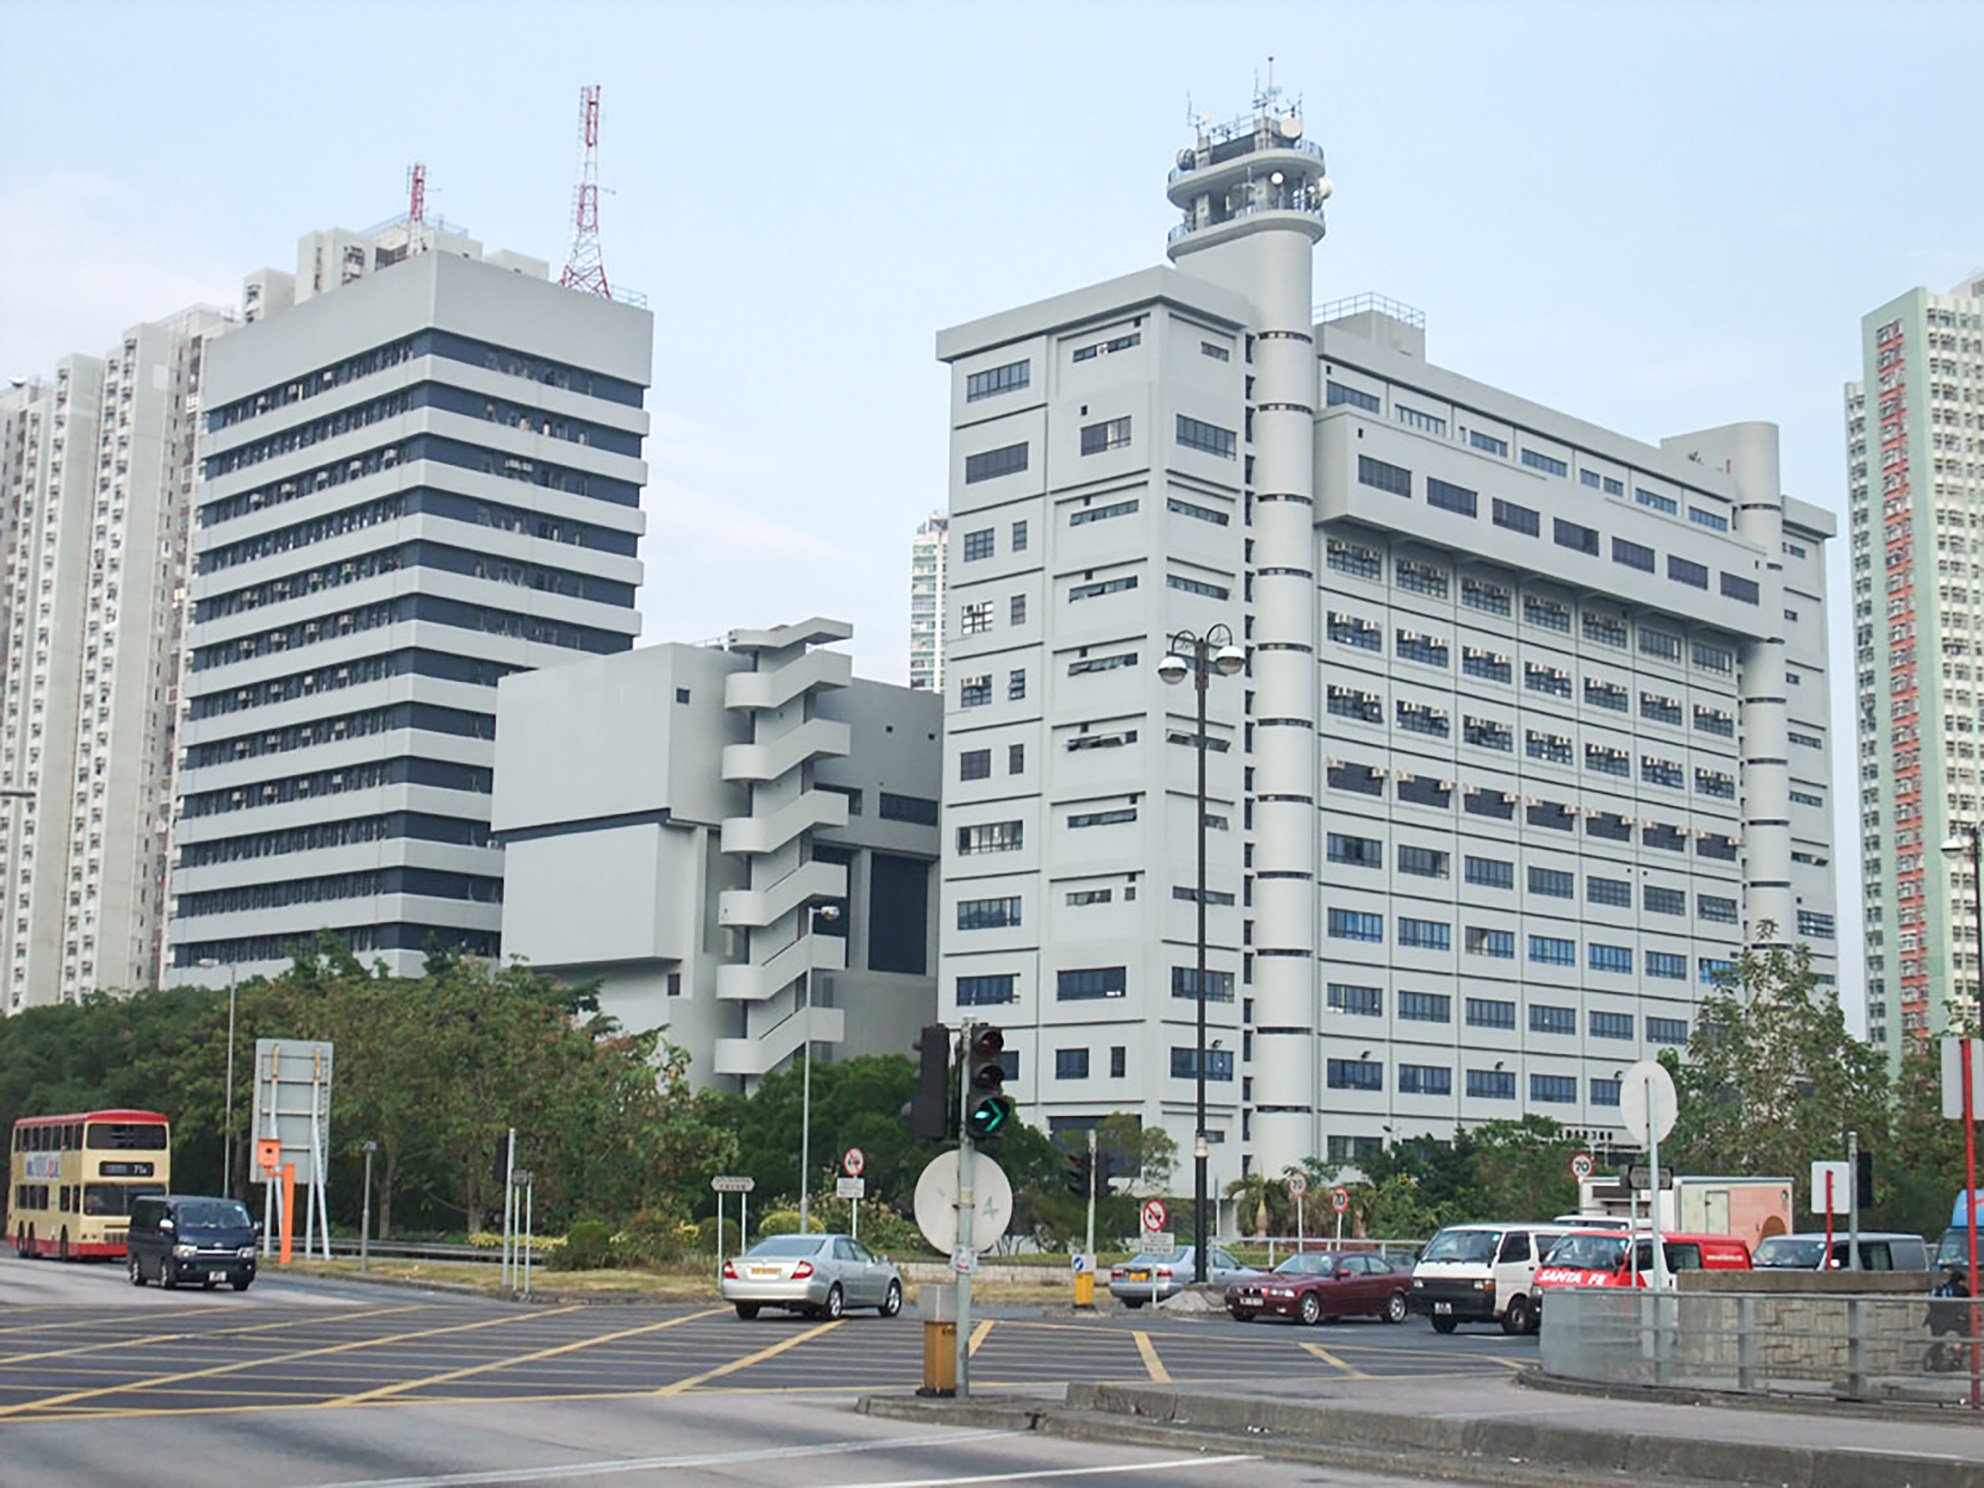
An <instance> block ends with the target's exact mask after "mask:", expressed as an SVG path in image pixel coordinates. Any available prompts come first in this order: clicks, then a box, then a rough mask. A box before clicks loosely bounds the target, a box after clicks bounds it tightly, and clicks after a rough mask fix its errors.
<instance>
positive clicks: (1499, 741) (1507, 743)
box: [1461, 717, 1516, 754]
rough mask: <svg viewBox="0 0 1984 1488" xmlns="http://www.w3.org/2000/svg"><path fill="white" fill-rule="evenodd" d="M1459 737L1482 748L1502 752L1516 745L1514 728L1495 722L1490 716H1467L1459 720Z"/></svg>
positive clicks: (1506, 751)
mask: <svg viewBox="0 0 1984 1488" xmlns="http://www.w3.org/2000/svg"><path fill="white" fill-rule="evenodd" d="M1461 737H1462V738H1463V739H1465V740H1466V741H1467V742H1468V743H1470V744H1475V745H1479V746H1480V747H1481V748H1483V749H1498V750H1501V751H1502V752H1503V753H1504V754H1506V753H1508V752H1509V751H1511V750H1513V749H1514V748H1515V747H1516V742H1515V741H1516V736H1515V730H1513V729H1511V728H1510V727H1509V726H1508V725H1507V724H1506V723H1497V722H1495V720H1494V719H1492V718H1468V717H1463V718H1462V720H1461Z"/></svg>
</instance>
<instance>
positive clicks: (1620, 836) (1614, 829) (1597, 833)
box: [1584, 811, 1633, 842]
mask: <svg viewBox="0 0 1984 1488" xmlns="http://www.w3.org/2000/svg"><path fill="white" fill-rule="evenodd" d="M1584 831H1585V835H1586V836H1587V837H1603V838H1605V839H1606V840H1607V841H1608V842H1631V841H1632V840H1633V824H1632V822H1631V820H1630V819H1628V818H1626V817H1623V816H1621V815H1620V814H1619V813H1618V812H1616V811H1601V812H1599V813H1598V814H1597V815H1596V816H1588V817H1586V818H1585V822H1584Z"/></svg>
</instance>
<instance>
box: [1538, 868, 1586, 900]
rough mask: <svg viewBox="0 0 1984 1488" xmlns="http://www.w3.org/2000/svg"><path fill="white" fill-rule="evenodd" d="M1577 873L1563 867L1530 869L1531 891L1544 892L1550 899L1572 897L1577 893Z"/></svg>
mask: <svg viewBox="0 0 1984 1488" xmlns="http://www.w3.org/2000/svg"><path fill="white" fill-rule="evenodd" d="M1577 883H1578V880H1577V875H1576V874H1574V873H1567V872H1565V871H1564V870H1563V869H1561V868H1537V867H1534V866H1532V867H1531V868H1530V870H1529V891H1530V893H1532V894H1542V895H1544V896H1545V897H1546V898H1550V899H1571V898H1574V897H1576V895H1577Z"/></svg>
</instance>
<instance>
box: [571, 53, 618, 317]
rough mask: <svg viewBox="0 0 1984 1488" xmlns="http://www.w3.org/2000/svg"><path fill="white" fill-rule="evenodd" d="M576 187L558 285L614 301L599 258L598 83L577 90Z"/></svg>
mask: <svg viewBox="0 0 1984 1488" xmlns="http://www.w3.org/2000/svg"><path fill="white" fill-rule="evenodd" d="M579 151H580V155H579V186H578V190H577V191H575V192H574V193H573V195H572V251H571V252H570V253H569V254H567V255H566V256H565V272H564V274H563V275H561V276H560V277H559V280H558V282H559V283H560V284H562V285H564V286H565V287H566V288H567V289H577V290H583V291H584V292H585V293H587V294H596V295H598V296H599V297H600V298H601V299H603V300H610V299H612V298H613V291H612V289H611V288H610V287H609V286H608V285H607V282H606V265H605V264H604V263H602V262H601V261H600V256H599V84H598V83H592V84H589V85H588V86H586V87H583V88H581V89H579Z"/></svg>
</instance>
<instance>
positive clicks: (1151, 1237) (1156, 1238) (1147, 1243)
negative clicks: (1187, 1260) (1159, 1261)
mask: <svg viewBox="0 0 1984 1488" xmlns="http://www.w3.org/2000/svg"><path fill="white" fill-rule="evenodd" d="M1144 1249H1145V1250H1147V1251H1149V1252H1150V1253H1151V1254H1152V1255H1154V1256H1168V1255H1170V1254H1171V1253H1172V1252H1173V1251H1175V1250H1177V1249H1178V1237H1177V1236H1176V1235H1174V1234H1172V1233H1171V1231H1169V1230H1153V1231H1151V1232H1150V1233H1149V1234H1147V1235H1145V1236H1144Z"/></svg>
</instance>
